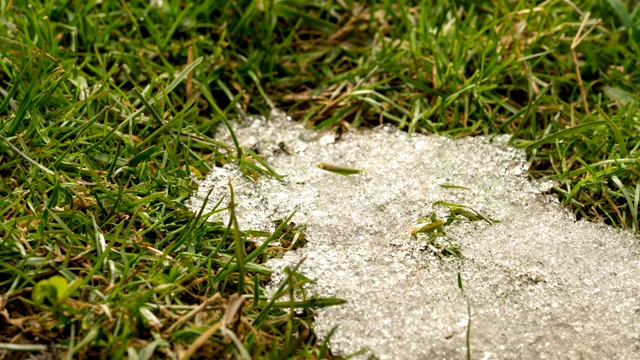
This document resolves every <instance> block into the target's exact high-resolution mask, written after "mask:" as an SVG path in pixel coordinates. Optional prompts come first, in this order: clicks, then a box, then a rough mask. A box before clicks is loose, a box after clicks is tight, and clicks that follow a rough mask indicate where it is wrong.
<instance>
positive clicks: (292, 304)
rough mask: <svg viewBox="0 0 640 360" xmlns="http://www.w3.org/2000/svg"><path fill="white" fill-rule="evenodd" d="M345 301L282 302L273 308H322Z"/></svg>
mask: <svg viewBox="0 0 640 360" xmlns="http://www.w3.org/2000/svg"><path fill="white" fill-rule="evenodd" d="M346 302H347V301H346V300H342V299H337V298H326V299H309V300H303V301H294V302H291V301H282V302H276V303H273V308H276V309H287V308H291V307H295V308H305V309H307V308H322V307H328V306H335V305H342V304H344V303H346ZM261 305H262V306H266V303H262V304H261Z"/></svg>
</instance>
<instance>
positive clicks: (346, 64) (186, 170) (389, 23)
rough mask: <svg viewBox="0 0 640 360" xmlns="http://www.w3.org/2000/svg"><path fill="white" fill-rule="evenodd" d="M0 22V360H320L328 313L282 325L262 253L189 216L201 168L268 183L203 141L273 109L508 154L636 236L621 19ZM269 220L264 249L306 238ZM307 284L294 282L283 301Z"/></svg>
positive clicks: (309, 13)
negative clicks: (505, 144) (16, 358)
mask: <svg viewBox="0 0 640 360" xmlns="http://www.w3.org/2000/svg"><path fill="white" fill-rule="evenodd" d="M2 6H3V7H2V8H0V22H1V23H2V26H0V58H1V60H2V61H0V99H1V100H0V217H1V221H0V294H3V295H2V296H1V297H0V317H2V318H3V320H2V321H0V353H3V351H11V352H15V353H16V354H27V353H30V352H37V351H41V350H42V349H43V346H45V347H46V350H45V352H57V353H58V354H61V355H62V356H66V357H69V358H72V357H78V358H87V357H103V358H104V357H110V358H111V357H113V358H122V357H125V356H127V357H131V358H135V357H138V358H150V357H151V356H152V355H153V357H157V356H165V357H180V356H182V355H183V354H185V353H188V352H193V353H194V354H198V355H201V356H203V357H219V356H222V355H223V354H231V356H238V357H246V356H250V357H275V358H287V357H298V358H316V357H328V356H330V355H328V353H327V344H326V342H325V343H319V344H316V341H315V337H314V335H313V333H312V332H311V331H310V321H311V314H312V311H313V310H312V309H313V308H314V307H319V306H327V305H331V304H336V303H338V302H339V300H337V299H326V300H306V301H304V302H302V303H298V304H297V305H300V306H303V307H305V309H307V310H305V311H304V312H303V313H302V314H301V315H296V314H292V315H288V314H289V313H288V312H287V311H286V309H287V307H290V306H292V301H291V300H290V301H289V302H288V303H282V302H281V301H278V302H270V301H267V299H266V297H265V296H264V292H263V290H264V286H265V285H266V283H267V282H268V281H269V274H270V270H269V269H268V268H265V267H264V266H263V265H262V264H263V263H264V262H265V261H266V259H268V258H269V257H270V256H274V255H275V252H278V251H280V250H274V249H271V248H269V247H268V246H266V245H265V246H260V247H258V248H256V247H255V244H254V243H253V242H251V241H249V240H250V239H251V238H250V234H251V232H250V230H251V229H240V228H238V226H237V224H236V223H235V222H234V221H231V222H230V223H229V224H219V223H207V222H205V221H204V219H205V218H206V217H207V214H204V213H202V212H200V213H199V214H192V213H191V212H189V211H188V210H187V208H186V207H185V205H184V201H185V200H186V199H187V198H188V197H189V196H190V194H191V193H192V192H193V191H194V190H195V188H196V186H197V184H196V182H195V181H194V179H197V178H200V177H202V176H203V175H204V174H207V173H208V171H209V170H210V169H211V167H212V166H219V165H221V164H224V163H228V162H231V161H238V162H240V164H241V165H242V168H243V171H244V172H245V174H246V175H247V176H254V177H257V176H274V177H278V176H279V175H278V174H276V173H275V171H273V169H271V168H269V167H268V164H266V163H264V162H261V160H260V159H259V157H258V156H257V155H256V154H254V153H252V152H251V151H250V149H242V148H240V147H239V146H238V144H237V142H236V146H235V147H232V148H230V147H228V146H226V145H224V144H222V143H220V142H219V141H216V140H215V132H216V129H217V128H219V127H220V126H224V127H229V126H230V124H229V121H233V119H242V118H243V117H244V116H246V115H247V114H253V113H262V114H268V113H269V111H270V110H271V107H273V106H275V107H279V108H282V109H284V110H286V111H287V112H288V113H289V114H290V115H292V116H293V117H294V118H296V119H298V120H300V121H303V122H306V123H307V124H309V125H310V126H315V127H316V128H332V129H334V130H336V131H339V132H340V131H346V130H347V129H349V128H352V127H358V126H373V125H377V124H380V123H392V124H394V125H396V126H397V127H399V128H402V129H404V130H406V131H409V132H428V133H435V134H441V135H447V136H451V137H463V136H473V135H481V134H487V135H491V134H499V133H509V134H513V141H512V143H513V144H514V145H515V146H518V147H522V148H525V149H526V151H527V154H528V156H529V159H530V162H531V165H532V166H531V170H530V175H531V176H532V178H536V179H539V178H547V179H554V180H556V181H557V182H558V185H557V186H555V187H554V188H553V190H552V191H553V192H554V193H556V194H557V195H558V196H559V197H560V198H561V199H562V201H563V202H564V204H566V205H567V206H568V207H569V208H570V209H571V210H572V211H574V212H575V213H576V215H577V216H578V217H579V218H585V219H596V220H602V221H604V222H606V223H608V224H611V225H613V226H617V227H622V228H629V229H633V230H638V226H639V225H638V204H639V203H640V200H639V199H640V186H638V177H639V174H640V173H639V170H638V165H639V162H638V151H639V148H640V143H639V142H638V138H639V136H638V129H639V127H638V125H639V123H638V119H637V116H638V104H639V103H638V101H637V98H638V94H639V93H640V88H639V87H638V84H640V70H638V66H637V63H638V61H639V60H640V39H639V34H640V31H639V30H638V29H639V27H638V26H639V24H640V19H638V14H639V11H638V10H639V9H640V5H638V4H634V3H633V2H626V3H625V2H622V1H618V0H608V1H605V0H597V1H560V0H557V1H554V0H551V1H544V2H527V1H506V0H492V1H488V2H483V3H480V2H475V1H457V2H451V1H427V0H423V1H400V2H398V1H389V0H382V1H371V2H356V1H353V0H341V1H316V2H307V1H301V0H282V1H229V2H226V1H215V0H206V1H201V2H181V1H174V0H163V1H160V0H154V1H147V0H145V1H135V0H134V1H116V0H104V1H101V2H94V1H85V2H82V1H80V2H78V1H66V0H63V1H44V2H26V1H9V2H5V3H3V4H2ZM250 159H254V160H255V161H257V162H259V163H260V166H258V165H256V164H255V163H252V162H251V161H250ZM209 201H210V202H212V203H216V204H218V210H223V209H233V205H232V206H229V199H223V198H222V196H221V194H210V198H209ZM232 218H233V217H232ZM288 224H289V222H288V220H286V219H285V220H283V222H281V223H280V226H279V230H278V231H276V233H274V234H272V235H271V236H270V238H271V239H275V238H278V237H280V236H291V233H290V232H291V231H301V230H299V229H298V230H292V229H289V228H287V226H288ZM243 256H244V260H242V258H243ZM59 277H62V278H64V280H65V282H64V283H66V284H67V285H66V286H67V287H64V286H63V285H64V283H63V282H62V281H58V280H59V279H60V278H59ZM52 279H58V280H55V281H54V282H53V283H52V282H51V280H52ZM74 281H75V282H74ZM305 281H306V280H305V279H303V278H302V277H299V276H296V275H295V273H294V272H291V276H290V277H289V280H288V281H287V282H285V284H284V285H283V286H284V287H283V288H281V289H280V293H281V294H283V295H286V294H290V291H292V289H293V288H299V287H300V286H301V284H302V283H304V282H305ZM52 284H53V285H52ZM72 284H73V286H72ZM76 285H78V287H77V288H76ZM35 289H38V290H37V291H36V290H35ZM66 289H71V290H70V291H69V292H67V291H66ZM34 291H35V293H36V295H35V297H34ZM237 291H240V292H241V294H242V296H241V297H238V296H234V294H235V293H236V292H237ZM203 334H204V335H203Z"/></svg>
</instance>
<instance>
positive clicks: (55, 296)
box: [31, 275, 69, 304]
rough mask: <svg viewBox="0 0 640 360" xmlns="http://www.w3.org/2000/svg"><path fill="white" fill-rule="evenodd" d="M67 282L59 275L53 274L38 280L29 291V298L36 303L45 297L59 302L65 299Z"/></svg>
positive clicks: (53, 301)
mask: <svg viewBox="0 0 640 360" xmlns="http://www.w3.org/2000/svg"><path fill="white" fill-rule="evenodd" d="M68 288H69V283H68V282H67V279H65V278H64V277H62V276H60V275H55V276H52V277H50V278H49V279H46V280H40V281H39V282H38V283H37V284H36V286H35V287H34V288H33V291H32V292H31V299H33V301H34V302H36V303H37V304H42V303H43V302H44V300H45V299H49V301H51V303H54V304H55V303H59V302H60V301H62V300H64V299H65V295H66V294H67V289H68Z"/></svg>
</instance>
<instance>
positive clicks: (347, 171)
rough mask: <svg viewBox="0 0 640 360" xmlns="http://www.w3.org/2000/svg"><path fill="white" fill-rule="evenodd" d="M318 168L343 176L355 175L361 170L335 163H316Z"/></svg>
mask: <svg viewBox="0 0 640 360" xmlns="http://www.w3.org/2000/svg"><path fill="white" fill-rule="evenodd" d="M318 168H319V169H322V170H326V171H330V172H332V173H334V174H338V175H344V176H348V175H355V174H359V173H361V172H362V170H358V169H352V168H346V167H342V166H335V165H330V164H325V163H320V164H318Z"/></svg>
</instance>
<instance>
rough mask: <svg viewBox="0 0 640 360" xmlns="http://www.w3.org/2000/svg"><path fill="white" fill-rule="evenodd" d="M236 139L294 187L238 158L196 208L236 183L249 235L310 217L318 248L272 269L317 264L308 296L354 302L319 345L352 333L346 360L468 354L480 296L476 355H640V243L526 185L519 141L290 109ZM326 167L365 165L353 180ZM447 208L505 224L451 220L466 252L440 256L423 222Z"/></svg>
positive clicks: (341, 345) (339, 310)
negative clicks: (344, 129)
mask: <svg viewBox="0 0 640 360" xmlns="http://www.w3.org/2000/svg"><path fill="white" fill-rule="evenodd" d="M236 135H237V136H238V139H239V141H240V142H241V143H242V144H243V145H244V146H248V147H252V148H253V149H255V150H257V151H259V153H260V154H262V155H264V156H265V157H266V159H267V161H268V163H269V164H270V165H271V166H272V167H273V168H274V170H275V171H276V172H278V173H279V174H281V175H284V180H283V181H278V180H275V179H271V178H266V177H262V178H260V179H259V180H258V181H255V182H254V181H252V180H250V179H247V178H245V177H243V176H241V174H240V172H239V170H238V169H237V167H235V166H231V165H227V166H225V167H224V168H216V169H214V171H212V173H211V174H210V175H209V176H208V178H207V179H206V180H204V181H202V182H201V184H200V188H199V190H198V193H197V194H195V195H194V196H193V197H192V199H191V200H190V203H189V205H190V207H191V208H192V209H194V211H197V210H199V208H200V207H201V206H202V199H203V198H204V196H206V194H207V193H208V191H209V190H210V189H211V188H212V187H213V188H214V190H213V192H212V197H211V201H210V204H209V207H212V206H214V205H215V203H217V202H218V200H219V199H220V197H221V196H224V195H225V194H227V193H228V181H229V179H231V181H232V183H233V185H234V189H235V191H236V198H237V202H238V208H237V212H238V219H239V224H240V226H241V228H244V229H263V230H273V228H274V225H273V220H278V219H282V218H284V217H286V216H288V215H289V214H290V213H291V212H292V211H293V210H294V209H297V213H296V215H295V217H294V219H293V221H295V222H296V223H297V224H305V225H306V231H305V234H306V237H307V240H308V243H307V244H306V246H305V247H303V248H300V249H298V250H296V251H291V252H288V253H286V254H285V256H284V257H283V258H282V259H275V260H271V261H270V262H268V263H267V265H268V266H270V267H272V268H274V270H275V272H274V282H278V281H279V280H281V279H282V278H283V274H282V269H283V268H284V267H285V266H292V265H294V264H295V263H297V262H298V261H299V260H300V259H301V258H302V257H306V260H305V261H304V263H303V265H302V267H301V269H300V271H301V272H302V273H303V274H305V275H306V276H307V277H310V278H312V279H315V280H316V284H315V285H313V286H312V287H310V288H309V291H310V292H312V293H314V294H317V295H319V296H323V297H339V298H342V299H345V300H347V301H348V302H347V304H345V305H342V306H336V307H330V308H325V309H321V310H319V311H317V313H316V321H315V331H316V333H317V334H318V335H319V336H320V337H321V338H322V337H323V336H326V335H327V334H328V333H329V332H330V331H331V329H332V328H333V327H334V326H338V327H337V331H336V332H335V333H334V335H333V337H332V338H331V349H332V351H333V352H334V353H335V354H350V353H354V352H356V351H358V350H361V349H363V348H367V349H368V351H369V352H368V354H373V355H375V356H376V357H377V358H379V359H429V358H442V359H444V358H451V359H460V358H463V357H464V356H465V355H466V335H467V323H468V312H467V299H468V300H469V303H470V308H471V329H470V343H471V353H472V357H473V358H487V359H494V358H495V359H520V358H549V359H555V358H575V359H578V358H584V359H600V358H617V359H623V358H627V359H628V358H638V357H640V338H639V335H640V301H639V297H640V295H639V290H640V252H639V246H638V238H637V237H634V236H633V235H631V234H629V233H626V232H622V231H617V230H614V229H612V228H610V227H607V226H605V225H601V224H595V223H590V222H585V221H576V220H575V218H574V216H573V215H572V214H571V213H569V212H568V211H566V210H565V209H564V208H563V207H562V206H561V205H560V204H559V203H558V202H557V200H555V199H553V198H551V197H547V196H544V195H542V192H543V191H545V190H547V189H548V188H549V186H550V185H549V184H548V183H534V182H530V181H529V180H528V179H527V172H526V170H527V162H526V158H525V154H524V152H523V151H521V150H516V149H513V148H511V147H509V146H508V145H507V141H508V137H505V136H497V137H475V138H465V139H461V140H452V139H449V138H445V137H438V136H424V135H409V134H406V133H404V132H400V131H397V130H394V129H392V128H388V127H383V128H379V129H375V130H371V131H358V132H351V133H346V134H343V135H342V136H341V137H340V138H339V139H336V138H335V137H334V136H333V135H331V134H327V133H321V132H314V131H311V130H307V129H305V128H304V127H302V126H301V125H299V124H296V123H294V122H291V121H290V120H289V119H288V118H287V117H286V116H285V115H283V114H281V113H274V114H273V116H272V118H271V119H270V120H266V119H264V118H260V117H256V118H251V119H249V120H248V121H246V122H245V123H244V124H243V125H241V126H240V127H238V128H237V129H236ZM226 141H228V139H226ZM319 163H325V164H332V165H335V166H340V167H347V168H355V169H359V170H362V172H360V173H359V174H356V175H351V176H342V175H338V174H335V173H332V172H330V171H325V170H322V169H319V168H318V164H319ZM443 185H444V186H443ZM227 201H228V198H227V200H225V203H226V202H227ZM437 202H440V203H442V202H448V203H456V204H463V205H465V206H468V207H469V208H471V209H473V210H474V211H477V213H480V214H482V216H484V217H486V218H487V219H491V220H495V221H496V222H495V223H494V222H493V221H482V220H477V219H475V220H476V221H472V220H474V219H471V218H469V219H471V220H469V219H464V218H462V217H460V218H459V219H458V220H455V221H453V222H452V223H450V224H448V226H446V228H445V232H446V234H444V235H443V236H442V237H441V238H439V239H438V240H439V241H445V242H447V243H450V244H455V246H457V248H458V249H460V251H461V253H462V258H453V257H449V258H444V259H443V260H440V259H438V258H437V257H435V256H434V253H433V251H428V250H429V249H428V247H427V246H425V240H424V239H425V237H424V236H420V235H422V234H418V236H417V237H416V236H415V229H416V228H417V227H419V226H421V225H420V224H419V223H418V219H420V218H425V217H427V218H428V217H432V218H434V219H442V220H443V221H444V219H446V218H447V216H448V215H450V208H449V207H447V206H441V205H437V204H436V203H437ZM465 209H468V208H465ZM474 214H475V212H474ZM218 216H224V217H221V218H220V220H221V221H227V216H228V215H227V214H226V213H225V214H222V215H218ZM212 220H213V219H212ZM489 223H492V224H489ZM412 230H413V231H412ZM458 273H460V274H461V277H462V281H463V284H464V291H465V292H464V294H465V296H466V298H465V296H463V295H462V294H461V291H460V290H459V289H458V285H457V274H458Z"/></svg>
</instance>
